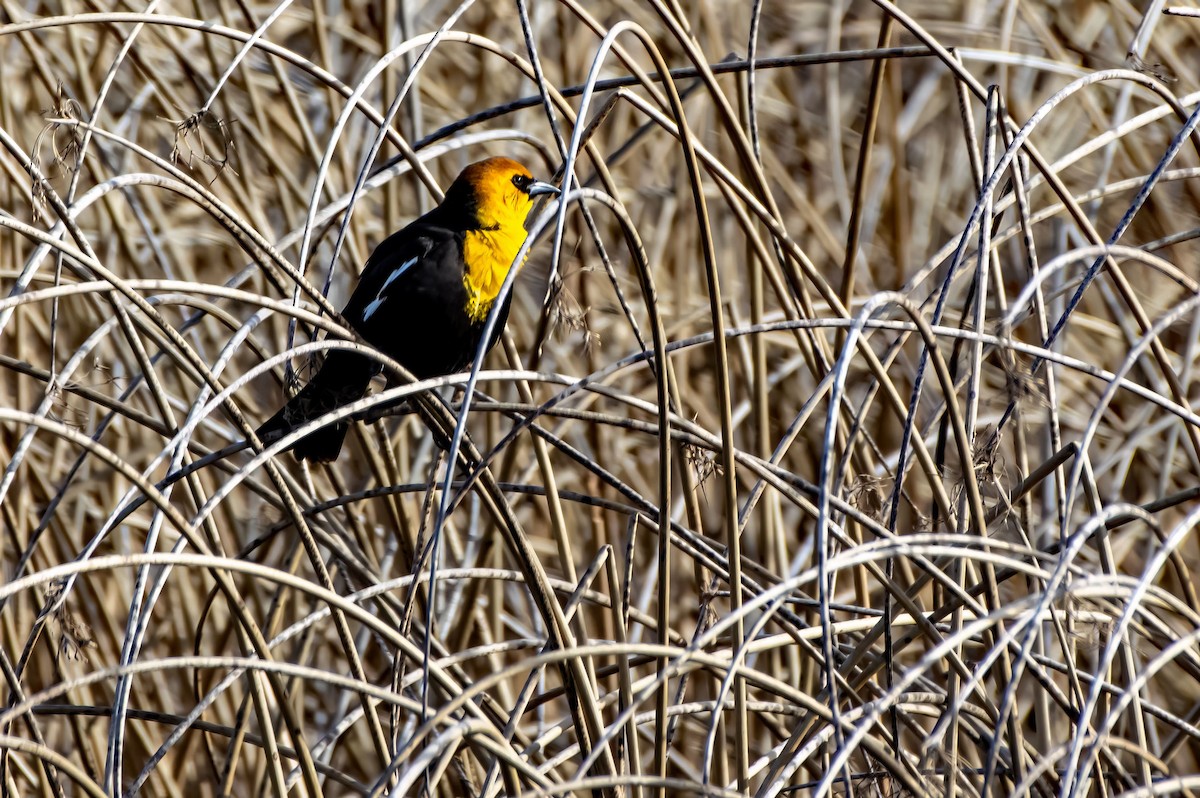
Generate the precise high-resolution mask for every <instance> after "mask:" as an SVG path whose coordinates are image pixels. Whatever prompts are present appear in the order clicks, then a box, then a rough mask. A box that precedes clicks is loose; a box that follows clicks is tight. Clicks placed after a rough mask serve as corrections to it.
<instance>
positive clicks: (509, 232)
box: [463, 224, 527, 323]
mask: <svg viewBox="0 0 1200 798" xmlns="http://www.w3.org/2000/svg"><path fill="white" fill-rule="evenodd" d="M526 235H527V234H526V232H525V228H524V227H522V226H521V225H519V224H516V225H504V226H501V227H500V228H498V229H495V230H470V231H468V232H467V234H466V238H465V239H464V241H463V260H464V261H465V262H466V266H467V268H466V272H465V273H464V274H463V285H464V286H465V287H466V289H467V315H468V316H469V317H470V319H471V321H474V322H476V323H479V322H482V321H483V320H485V319H486V318H487V314H488V311H489V310H491V309H492V303H493V302H495V301H496V295H497V294H499V293H500V287H501V286H502V285H504V278H505V277H507V276H508V269H509V267H510V266H512V262H513V258H515V257H517V253H518V252H519V251H520V250H521V245H522V244H524V243H525V237H526Z"/></svg>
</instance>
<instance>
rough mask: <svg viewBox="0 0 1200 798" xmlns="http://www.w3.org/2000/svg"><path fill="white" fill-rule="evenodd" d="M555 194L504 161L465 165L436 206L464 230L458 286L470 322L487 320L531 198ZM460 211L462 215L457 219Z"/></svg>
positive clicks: (522, 237) (521, 237) (518, 166)
mask: <svg viewBox="0 0 1200 798" xmlns="http://www.w3.org/2000/svg"><path fill="white" fill-rule="evenodd" d="M557 193H558V189H557V188H555V187H554V186H552V185H550V184H549V183H543V182H542V181H540V180H534V179H533V175H532V174H530V173H529V170H528V169H526V168H525V167H524V166H522V165H521V164H519V163H517V162H516V161H514V160H512V159H510V158H488V159H487V160H486V161H479V162H477V163H473V164H471V165H470V166H468V167H467V168H466V169H464V170H463V171H462V174H460V175H459V176H458V178H457V179H456V180H455V181H454V184H453V185H451V186H450V190H449V191H447V192H446V199H445V200H443V201H442V205H441V207H442V208H446V209H450V210H449V212H450V213H453V214H455V216H456V217H457V218H458V219H459V223H460V224H461V225H462V228H461V229H463V230H464V231H465V236H464V238H463V263H464V266H465V267H466V269H465V271H464V273H463V285H464V286H465V287H466V289H467V308H466V311H467V315H468V316H469V317H470V318H471V320H472V321H475V322H482V321H483V320H484V319H485V318H487V314H488V311H489V310H490V309H491V307H492V303H493V302H494V301H495V299H496V296H497V294H499V292H500V287H501V285H502V284H503V283H504V278H505V276H506V275H507V274H508V270H509V267H511V266H512V263H513V259H515V258H516V257H517V253H518V252H519V251H520V249H521V245H522V244H524V243H525V238H526V232H525V218H526V217H527V216H528V215H529V211H530V210H532V209H533V201H534V198H535V197H537V196H539V195H542V194H557ZM460 213H463V214H465V215H463V216H458V214H460Z"/></svg>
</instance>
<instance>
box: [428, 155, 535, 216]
mask: <svg viewBox="0 0 1200 798" xmlns="http://www.w3.org/2000/svg"><path fill="white" fill-rule="evenodd" d="M557 193H558V189H556V188H555V187H554V186H551V185H550V184H548V183H543V182H541V181H540V180H534V179H533V175H532V174H530V172H529V170H528V169H526V168H525V167H524V166H523V165H521V164H519V163H517V162H516V161H514V160H512V159H511V158H488V159H487V160H484V161H477V162H476V163H473V164H471V165H470V166H468V167H467V168H466V169H464V170H462V173H461V174H460V175H459V176H458V179H456V180H455V181H454V185H452V186H451V187H450V191H448V192H447V193H446V199H447V200H449V199H450V198H451V197H452V196H460V197H463V198H464V199H465V200H466V204H467V205H468V206H469V207H470V208H471V210H472V212H473V214H474V222H475V224H476V225H477V229H481V230H511V229H513V228H515V227H523V226H524V224H525V217H527V216H528V215H529V211H530V210H532V209H533V200H534V198H535V197H537V196H538V195H540V194H557Z"/></svg>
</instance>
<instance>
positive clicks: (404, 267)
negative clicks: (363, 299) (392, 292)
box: [363, 258, 417, 321]
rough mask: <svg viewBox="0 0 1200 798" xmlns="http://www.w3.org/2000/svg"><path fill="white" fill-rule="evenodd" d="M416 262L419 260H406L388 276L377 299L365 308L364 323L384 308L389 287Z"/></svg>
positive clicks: (376, 296)
mask: <svg viewBox="0 0 1200 798" xmlns="http://www.w3.org/2000/svg"><path fill="white" fill-rule="evenodd" d="M416 262H417V259H416V258H412V259H411V260H406V261H404V263H402V264H400V267H399V268H397V269H393V270H392V273H391V274H389V275H388V278H387V279H386V280H384V281H383V285H382V286H381V287H380V289H379V293H377V294H375V298H374V299H372V300H371V302H370V303H369V304H368V305H367V306H366V307H365V308H363V321H366V320H367V319H369V318H371V314H372V313H374V312H375V311H377V310H379V308H380V307H382V306H383V292H384V291H386V290H387V289H388V286H389V285H391V284H392V282H393V281H394V280H395V279H396V278H397V277H399V276H400V275H402V274H404V273H405V272H406V271H408V269H409V267H411V266H412V265H413V264H414V263H416Z"/></svg>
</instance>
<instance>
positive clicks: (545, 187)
mask: <svg viewBox="0 0 1200 798" xmlns="http://www.w3.org/2000/svg"><path fill="white" fill-rule="evenodd" d="M541 194H553V195H554V196H558V194H559V190H558V186H552V185H550V184H549V183H543V182H542V181H541V180H534V181H533V182H532V183H530V184H529V197H530V199H532V198H533V197H536V196H539V195H541Z"/></svg>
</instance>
